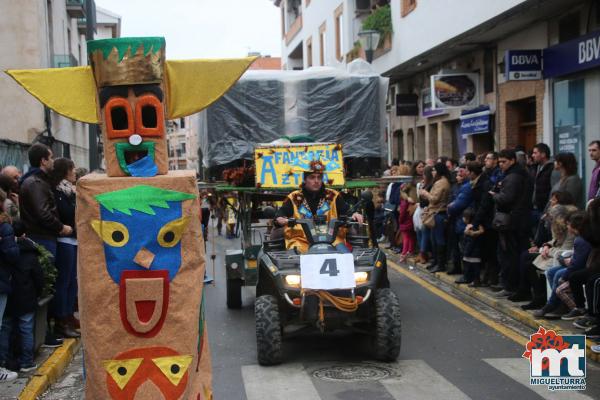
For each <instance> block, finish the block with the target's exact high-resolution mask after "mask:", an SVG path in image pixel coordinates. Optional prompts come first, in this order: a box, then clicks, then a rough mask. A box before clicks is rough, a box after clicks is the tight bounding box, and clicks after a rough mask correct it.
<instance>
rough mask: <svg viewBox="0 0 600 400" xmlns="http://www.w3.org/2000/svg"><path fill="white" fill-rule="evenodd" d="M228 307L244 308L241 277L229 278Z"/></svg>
mask: <svg viewBox="0 0 600 400" xmlns="http://www.w3.org/2000/svg"><path fill="white" fill-rule="evenodd" d="M227 308H242V280H241V279H227Z"/></svg>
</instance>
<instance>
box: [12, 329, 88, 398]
mask: <svg viewBox="0 0 600 400" xmlns="http://www.w3.org/2000/svg"><path fill="white" fill-rule="evenodd" d="M80 347H81V340H80V339H64V342H63V345H62V346H60V347H59V348H57V349H56V350H55V351H54V352H53V353H52V354H51V355H50V357H48V359H47V360H46V361H45V362H44V363H43V364H42V365H41V366H40V367H39V368H38V369H37V370H36V371H35V374H34V375H33V376H32V377H31V379H30V380H29V382H27V385H26V386H25V388H24V389H23V390H22V391H21V394H19V400H35V399H37V398H38V397H39V396H41V395H42V394H43V393H44V392H45V391H46V390H47V389H48V387H50V385H51V384H53V383H54V382H56V381H57V380H58V378H59V377H60V376H61V375H62V373H63V372H64V370H65V369H66V368H67V366H68V365H69V363H70V362H71V359H72V358H73V356H74V355H75V353H76V352H77V350H79V348H80Z"/></svg>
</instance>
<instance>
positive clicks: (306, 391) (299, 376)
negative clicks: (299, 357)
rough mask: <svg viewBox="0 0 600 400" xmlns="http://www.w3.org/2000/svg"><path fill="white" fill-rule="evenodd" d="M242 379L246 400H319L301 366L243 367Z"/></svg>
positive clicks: (315, 390)
mask: <svg viewBox="0 0 600 400" xmlns="http://www.w3.org/2000/svg"><path fill="white" fill-rule="evenodd" d="M242 377H243V378H244V387H245V389H246V397H247V398H248V400H265V399H273V400H280V399H281V400H283V399H287V400H319V399H320V398H321V397H320V396H319V393H317V389H316V388H315V386H314V385H313V383H312V380H311V379H310V376H309V375H308V374H307V373H306V369H305V368H304V366H302V364H283V365H276V366H273V367H261V366H259V365H245V366H243V367H242Z"/></svg>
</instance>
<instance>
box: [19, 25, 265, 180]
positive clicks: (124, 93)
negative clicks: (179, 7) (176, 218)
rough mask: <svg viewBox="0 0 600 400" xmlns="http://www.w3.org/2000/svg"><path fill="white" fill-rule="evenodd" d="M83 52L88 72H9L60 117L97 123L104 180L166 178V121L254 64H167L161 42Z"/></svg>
mask: <svg viewBox="0 0 600 400" xmlns="http://www.w3.org/2000/svg"><path fill="white" fill-rule="evenodd" d="M88 54H89V62H90V66H89V67H72V68H51V69H39V70H10V71H7V73H8V74H9V75H10V76H12V77H13V78H14V79H15V80H16V81H17V82H18V83H19V84H20V85H22V86H23V87H24V88H25V89H26V90H27V91H29V92H30V93H31V94H32V95H34V96H35V97H36V98H37V99H39V100H40V101H41V102H42V103H44V104H45V105H46V106H48V107H49V108H51V109H53V110H54V111H56V112H58V113H59V114H62V115H64V116H66V117H68V118H72V119H74V120H77V121H81V122H86V123H91V124H100V126H101V130H102V139H103V143H104V157H105V162H106V171H107V175H108V176H141V177H147V176H155V175H164V174H166V173H167V170H168V152H167V140H166V136H165V131H166V125H165V122H166V120H168V119H177V118H181V117H185V116H187V115H191V114H194V113H197V112H199V111H201V110H202V109H204V108H205V107H207V106H209V105H210V104H211V103H212V102H214V101H215V100H217V99H218V98H219V97H221V96H222V95H223V93H225V92H226V91H227V90H228V89H229V88H230V87H231V85H233V83H235V81H237V80H238V79H239V77H240V76H241V74H242V73H243V72H244V71H245V70H246V69H247V68H248V67H249V66H250V64H251V63H252V62H253V61H254V58H253V57H249V58H243V59H227V60H183V61H167V60H166V59H165V40H164V38H162V37H132V38H117V39H102V40H92V41H89V42H88Z"/></svg>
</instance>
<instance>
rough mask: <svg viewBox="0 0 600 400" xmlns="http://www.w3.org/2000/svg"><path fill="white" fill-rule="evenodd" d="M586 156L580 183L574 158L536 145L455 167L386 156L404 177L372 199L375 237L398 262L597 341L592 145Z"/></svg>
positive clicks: (595, 149) (599, 249) (599, 203)
mask: <svg viewBox="0 0 600 400" xmlns="http://www.w3.org/2000/svg"><path fill="white" fill-rule="evenodd" d="M588 153H589V157H590V158H591V160H592V161H593V162H594V163H595V165H594V168H593V171H592V173H591V179H590V182H588V183H587V185H585V182H583V180H582V178H581V176H580V174H579V172H578V165H579V164H578V162H577V160H576V157H575V155H574V154H573V153H559V154H556V155H555V156H554V157H552V154H551V150H550V148H549V147H548V146H547V145H546V144H544V143H538V144H537V145H535V146H534V148H533V151H532V152H531V153H529V154H526V153H525V152H524V151H523V150H522V149H505V150H502V151H500V152H498V153H496V152H488V153H485V154H481V155H479V156H476V155H475V154H473V153H467V154H465V155H464V156H463V158H462V159H461V160H460V162H457V161H454V160H451V159H448V158H446V157H440V158H439V159H437V160H426V161H415V162H412V163H411V162H398V160H394V162H393V165H392V167H391V168H390V169H388V170H387V171H386V172H385V173H384V175H392V176H393V175H398V176H402V177H398V178H397V179H392V182H393V183H390V184H389V186H388V187H387V191H382V192H381V193H379V201H377V202H376V212H375V215H376V218H375V222H376V226H375V227H374V230H375V232H377V234H378V235H380V236H381V237H379V240H378V241H379V242H380V244H381V243H382V242H383V243H385V242H387V243H388V248H390V249H391V250H392V251H395V252H396V253H399V254H400V260H401V261H409V262H413V263H419V264H423V265H424V266H426V268H427V270H429V271H430V272H433V273H435V272H442V271H443V272H446V273H448V274H450V275H457V278H456V280H455V282H456V283H457V284H467V285H469V286H472V287H479V286H489V287H490V288H491V290H493V291H494V292H495V293H494V295H495V296H497V297H499V298H507V299H508V300H510V301H512V302H522V303H521V304H520V306H521V307H522V308H523V309H524V310H530V311H531V312H532V313H533V315H534V316H535V317H536V318H562V319H563V320H569V321H574V325H575V326H576V327H578V328H580V329H585V330H586V334H587V335H588V337H592V338H594V337H596V338H600V187H599V184H600V141H597V140H596V141H593V142H591V143H590V144H589V146H588ZM407 175H408V177H409V178H408V177H406V176H407ZM584 186H587V191H586V190H585V189H586V187H584ZM585 193H587V196H586V197H584V196H585ZM384 215H385V216H387V218H386V217H385V216H384Z"/></svg>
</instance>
